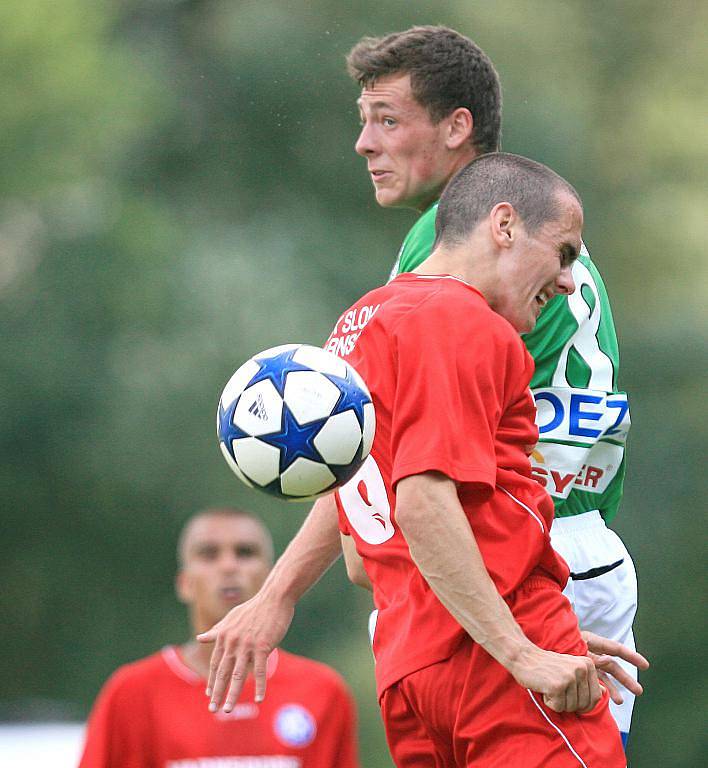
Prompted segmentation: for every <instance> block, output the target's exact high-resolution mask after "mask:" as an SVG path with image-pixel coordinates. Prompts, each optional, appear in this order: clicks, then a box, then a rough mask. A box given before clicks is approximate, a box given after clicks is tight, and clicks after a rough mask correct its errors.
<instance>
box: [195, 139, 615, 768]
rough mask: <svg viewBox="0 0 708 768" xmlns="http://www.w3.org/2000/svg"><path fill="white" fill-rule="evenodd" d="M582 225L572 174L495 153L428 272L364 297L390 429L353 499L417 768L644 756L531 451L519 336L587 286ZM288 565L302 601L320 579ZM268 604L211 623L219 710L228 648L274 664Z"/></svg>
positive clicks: (393, 699)
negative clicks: (584, 627)
mask: <svg viewBox="0 0 708 768" xmlns="http://www.w3.org/2000/svg"><path fill="white" fill-rule="evenodd" d="M581 226H582V209H581V206H580V202H579V199H578V197H577V194H576V193H575V191H574V190H573V189H572V187H570V186H569V185H568V184H567V182H565V181H563V180H562V179H560V177H558V176H556V175H555V174H553V173H552V172H551V171H549V170H548V169H547V168H544V167H543V166H540V165H539V164H537V163H533V162H532V161H529V160H525V159H523V158H518V157H516V156H511V155H501V154H496V155H494V154H490V155H486V156H483V157H482V158H480V159H478V160H475V161H474V162H473V163H471V164H470V165H469V166H467V167H466V168H465V169H464V170H463V171H462V172H461V173H460V174H459V175H458V176H456V178H455V179H454V180H453V181H452V182H451V184H450V186H449V187H448V188H447V190H446V191H445V193H444V194H443V198H442V201H441V204H440V210H439V230H438V236H437V241H436V246H437V247H436V248H435V249H434V251H433V253H432V255H431V256H430V258H429V259H428V260H427V261H426V262H424V263H423V264H422V265H421V267H419V268H418V270H417V274H414V275H404V276H401V277H399V278H397V279H395V280H394V281H393V282H392V283H390V284H389V285H388V286H384V287H382V288H379V289H377V290H375V291H373V292H371V293H369V294H367V295H366V296H365V297H364V298H363V299H361V300H360V301H359V302H357V304H356V305H355V306H354V307H353V310H354V312H355V313H356V312H357V310H359V309H360V308H361V307H364V306H366V307H370V310H369V311H367V313H366V314H367V316H368V317H369V318H370V320H369V322H368V324H367V325H366V326H365V327H364V328H363V329H362V330H361V332H360V334H359V336H358V337H357V339H356V340H354V344H353V349H351V345H346V347H347V349H351V352H350V353H348V355H347V357H348V359H349V361H350V362H352V363H353V364H354V366H355V367H357V368H358V369H359V371H360V373H362V375H363V376H364V378H365V379H366V381H367V384H368V386H369V389H370V390H371V393H372V397H373V399H374V404H375V406H376V412H377V433H376V439H375V442H374V448H373V450H372V456H371V458H370V460H368V461H367V463H366V464H365V465H364V467H363V468H362V470H361V472H360V474H359V475H357V476H355V478H353V479H352V480H351V481H350V483H349V484H347V485H346V486H345V487H344V488H342V489H341V490H340V492H339V494H338V496H339V498H338V506H339V509H340V525H341V528H342V530H343V531H344V532H345V533H349V534H350V535H351V536H352V538H353V539H354V540H355V542H356V546H357V550H358V552H359V554H360V555H361V556H362V557H363V562H364V566H365V568H366V571H367V573H368V576H369V578H370V580H371V582H372V583H373V587H374V598H375V603H376V606H377V608H378V609H379V625H378V626H377V629H376V633H375V637H374V650H375V654H376V674H377V683H378V690H379V699H380V703H381V708H382V713H383V717H384V722H385V725H386V731H387V736H388V739H389V744H390V747H391V751H392V754H393V756H394V759H395V761H396V764H397V765H398V766H405V767H408V766H410V767H411V768H413V767H415V768H425V767H426V766H431V767H432V766H472V765H473V766H475V768H486V767H489V768H491V766H501V765H504V766H505V767H506V766H510V767H513V766H518V768H522V767H523V768H549V767H550V768H566V767H568V768H570V766H582V767H584V768H624V766H625V765H626V761H625V758H624V753H623V750H622V744H621V740H620V736H619V732H618V730H617V726H616V725H615V723H614V721H613V720H612V718H611V716H610V714H609V711H608V706H607V704H608V696H607V692H606V691H605V690H604V689H602V688H601V686H600V685H599V682H598V678H597V673H596V671H595V668H594V667H593V664H592V662H591V661H590V660H589V659H588V658H587V657H586V656H585V655H584V654H585V653H586V650H587V647H586V645H585V643H584V642H583V640H582V638H581V636H580V633H579V629H578V625H577V619H576V618H575V616H574V614H573V613H572V610H571V608H570V604H569V603H568V601H567V599H566V598H565V597H564V596H563V595H562V593H561V587H562V586H563V585H564V584H565V581H566V579H567V576H568V569H567V566H566V565H565V563H564V561H563V560H562V559H561V558H560V557H559V556H558V555H557V554H555V552H554V551H553V549H552V548H551V546H550V537H549V529H550V525H551V522H552V516H553V506H552V503H551V500H550V498H549V497H548V496H547V495H546V493H545V491H544V490H543V489H542V488H541V487H540V485H539V484H537V483H536V482H535V481H534V480H533V478H532V477H531V467H530V463H529V459H528V453H529V452H530V451H531V449H532V447H533V445H534V443H535V441H536V439H537V432H536V428H535V426H534V418H533V416H534V412H533V401H532V399H531V395H530V392H529V390H528V383H529V380H530V377H531V374H532V371H533V363H532V361H531V358H530V357H529V356H528V354H527V353H526V351H525V349H524V347H523V345H522V342H521V339H520V337H519V333H521V332H525V331H528V330H530V329H531V328H532V327H533V326H534V324H535V322H536V318H537V316H538V314H539V312H540V309H541V307H542V306H543V305H544V304H545V303H546V302H547V301H548V300H550V299H551V298H552V297H553V295H555V294H556V293H570V292H572V291H573V289H574V285H573V281H572V276H571V273H570V266H571V263H572V262H573V260H574V258H575V257H576V256H577V252H578V250H579V248H580V234H581ZM350 311H351V310H350ZM345 314H346V313H345ZM338 325H339V324H338ZM338 330H339V329H338V328H337V329H335V331H334V332H333V335H332V339H333V340H336V338H337V335H338ZM334 346H335V347H340V345H337V344H335V345H334ZM317 520H318V518H317V517H314V518H313V517H312V516H310V518H308V521H307V522H306V524H305V526H312V525H315V524H316V523H317ZM302 530H305V527H303V529H302ZM293 551H294V552H299V550H298V549H293ZM329 556H330V554H329V553H327V552H324V551H323V552H322V553H318V552H315V553H311V552H308V553H304V554H303V557H306V558H307V559H308V560H309V561H310V562H313V561H317V560H318V559H321V560H322V561H324V560H325V558H326V557H329ZM279 574H282V575H283V577H284V580H285V582H286V583H285V585H284V586H283V587H281V588H280V590H281V591H280V594H281V595H283V596H284V597H283V601H284V604H285V605H291V603H290V602H289V601H290V600H291V599H292V598H291V596H292V595H293V594H294V595H297V594H298V592H299V591H300V590H301V589H302V588H303V586H304V585H305V580H304V577H302V576H300V575H295V576H292V575H288V573H287V571H286V570H285V569H284V568H280V569H279ZM270 581H271V580H270V579H269V582H270ZM273 581H275V580H273ZM263 600H268V598H267V597H265V598H262V597H258V596H257V597H256V599H255V600H254V601H251V603H249V604H246V605H245V606H244V607H243V611H242V612H241V611H239V612H238V614H236V613H234V614H231V615H230V618H229V619H228V620H225V622H223V624H224V629H227V628H228V631H225V632H222V631H221V629H222V627H221V626H219V625H217V626H216V627H215V628H213V629H212V630H211V631H210V632H208V633H205V634H204V635H203V636H202V639H203V640H205V641H207V642H208V641H212V640H216V647H215V649H214V654H213V657H212V667H211V675H210V687H212V686H213V690H212V692H211V695H212V707H215V706H216V705H217V704H218V702H219V701H220V700H221V696H222V695H223V693H224V692H225V681H224V680H223V679H220V675H221V674H222V673H223V669H224V667H223V666H222V664H221V661H222V659H223V658H224V657H225V656H227V655H232V656H233V657H234V659H235V673H236V680H237V681H238V677H239V676H240V675H241V674H242V672H243V669H244V668H245V665H247V664H248V663H249V662H250V661H251V660H252V661H253V662H254V666H255V668H256V670H258V668H259V666H262V664H263V658H264V656H263V650H264V648H265V647H267V643H263V648H261V647H260V645H261V643H262V642H263V641H262V640H261V637H262V635H260V636H259V637H258V642H255V643H254V642H251V641H249V639H248V634H249V630H248V627H249V625H250V626H256V627H258V626H259V622H260V618H259V610H260V609H261V608H262V606H263V602H262V601H263ZM266 604H267V603H266ZM277 615H282V611H279V612H278V614H277ZM236 621H238V623H239V624H240V625H241V631H240V632H239V633H238V634H235V633H234V632H233V627H234V624H235V623H236ZM279 631H280V629H279V628H275V629H274V633H275V634H276V635H277V634H278V632H279ZM224 635H226V637H224ZM231 665H232V666H233V662H232V663H231ZM226 666H227V668H228V664H227V665H226ZM234 687H235V688H238V684H237V685H236V686H234V685H232V686H231V691H230V692H229V694H228V696H227V701H226V705H225V708H226V709H228V708H229V707H230V706H231V704H230V701H231V699H232V697H233V690H234ZM262 690H263V689H262V688H261V689H260V692H259V693H260V694H261V695H262Z"/></svg>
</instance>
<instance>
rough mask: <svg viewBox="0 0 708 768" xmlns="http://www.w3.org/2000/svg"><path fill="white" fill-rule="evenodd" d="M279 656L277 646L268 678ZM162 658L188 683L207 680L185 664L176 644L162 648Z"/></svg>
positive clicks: (269, 658) (269, 657) (269, 664)
mask: <svg viewBox="0 0 708 768" xmlns="http://www.w3.org/2000/svg"><path fill="white" fill-rule="evenodd" d="M278 657H279V654H278V649H277V648H276V649H275V650H274V651H273V652H272V653H271V654H270V656H268V661H267V663H266V678H267V679H268V680H270V678H271V677H273V675H274V674H275V670H276V669H277V668H278ZM162 658H163V659H164V660H165V664H167V666H168V667H169V668H170V670H172V672H174V673H175V675H177V677H181V678H182V680H184V681H186V682H187V683H203V682H205V680H204V678H203V677H202V676H201V675H199V674H197V673H196V672H195V671H194V670H193V669H192V668H191V667H188V666H187V665H186V664H185V662H184V660H183V659H182V656H181V655H180V653H179V651H178V649H177V647H176V646H174V645H166V646H165V647H164V648H163V649H162Z"/></svg>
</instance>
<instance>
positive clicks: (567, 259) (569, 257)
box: [559, 243, 578, 267]
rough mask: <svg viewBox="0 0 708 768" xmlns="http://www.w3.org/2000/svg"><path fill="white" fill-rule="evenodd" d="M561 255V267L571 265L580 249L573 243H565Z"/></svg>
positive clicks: (561, 248)
mask: <svg viewBox="0 0 708 768" xmlns="http://www.w3.org/2000/svg"><path fill="white" fill-rule="evenodd" d="M559 255H560V263H561V267H569V266H570V265H571V264H572V263H573V262H574V261H575V260H576V259H577V258H578V249H577V248H576V247H575V246H574V245H573V244H572V243H563V245H561V247H560V248H559Z"/></svg>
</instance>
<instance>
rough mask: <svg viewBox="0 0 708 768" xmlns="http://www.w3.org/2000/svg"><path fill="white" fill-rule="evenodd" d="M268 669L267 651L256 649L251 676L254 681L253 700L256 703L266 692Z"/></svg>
mask: <svg viewBox="0 0 708 768" xmlns="http://www.w3.org/2000/svg"><path fill="white" fill-rule="evenodd" d="M267 669H268V653H267V652H266V651H258V652H256V654H255V657H254V660H253V677H254V678H255V681H256V692H255V696H254V700H255V702H256V703H257V704H258V703H259V702H261V701H263V699H264V698H265V693H266V679H267Z"/></svg>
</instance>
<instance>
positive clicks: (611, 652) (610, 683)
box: [580, 630, 649, 704]
mask: <svg viewBox="0 0 708 768" xmlns="http://www.w3.org/2000/svg"><path fill="white" fill-rule="evenodd" d="M580 634H581V635H582V636H583V640H585V642H586V643H587V645H588V658H589V659H591V660H592V662H593V664H594V665H595V669H596V670H597V674H598V678H599V679H600V680H601V681H602V683H603V685H604V686H605V687H606V688H607V690H608V692H609V694H610V698H611V699H612V701H614V702H615V704H621V703H622V702H623V701H624V700H623V698H622V695H621V694H620V692H619V690H618V689H617V686H616V685H615V681H616V682H618V683H619V684H620V685H623V686H624V687H625V688H626V689H627V690H628V691H629V692H630V693H633V694H634V695H635V696H641V695H642V693H643V691H644V689H643V688H642V686H641V685H640V684H639V683H638V682H637V681H636V680H635V679H634V678H633V677H632V675H630V674H629V672H627V671H626V670H625V669H624V668H623V667H622V666H621V665H620V664H619V663H618V662H617V659H622V660H623V661H626V662H628V663H629V664H632V665H633V666H635V667H637V669H648V668H649V662H648V661H647V660H646V659H645V658H644V656H642V655H641V653H637V652H636V651H633V650H631V648H627V646H626V645H622V643H618V642H617V641H616V640H609V639H608V638H606V637H602V636H601V635H596V634H595V633H594V632H588V631H587V630H582V631H581V632H580Z"/></svg>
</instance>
